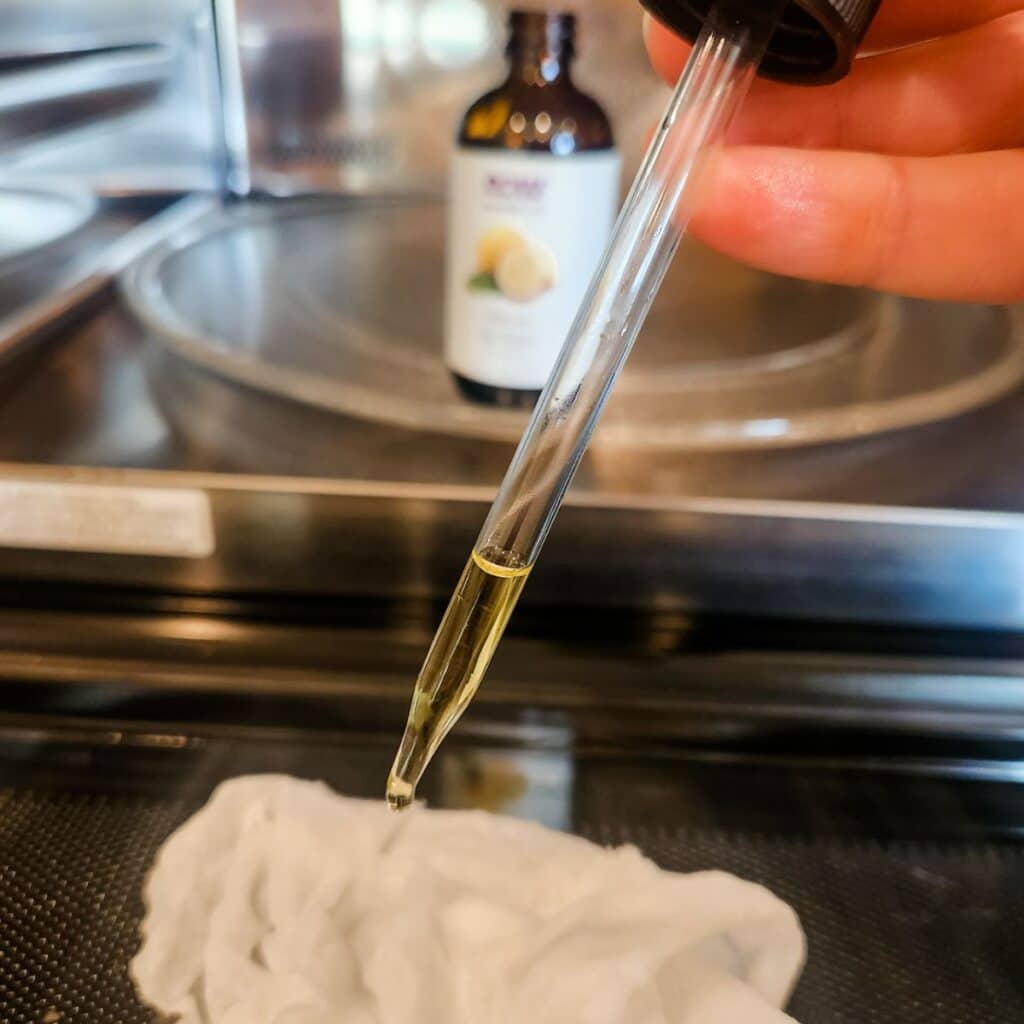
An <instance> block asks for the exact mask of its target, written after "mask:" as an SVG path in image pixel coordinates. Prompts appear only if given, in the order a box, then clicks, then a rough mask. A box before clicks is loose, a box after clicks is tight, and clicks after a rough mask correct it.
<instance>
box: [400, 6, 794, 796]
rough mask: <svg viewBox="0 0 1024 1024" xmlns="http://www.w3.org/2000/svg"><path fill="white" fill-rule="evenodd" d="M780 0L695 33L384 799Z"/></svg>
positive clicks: (522, 549) (636, 302)
mask: <svg viewBox="0 0 1024 1024" xmlns="http://www.w3.org/2000/svg"><path fill="white" fill-rule="evenodd" d="M783 6H784V0H764V2H763V3H761V4H760V5H755V4H750V3H745V4H742V5H741V4H736V3H735V0H720V2H719V4H718V5H717V7H716V8H715V9H714V10H713V11H712V13H711V14H710V15H709V17H708V19H707V21H706V22H705V25H704V29H703V31H702V33H701V35H700V37H699V38H698V40H697V42H696V43H695V44H694V47H693V51H692V53H691V55H690V59H689V60H688V61H687V64H686V66H685V67H684V68H683V71H682V74H681V76H680V78H679V81H678V83H677V85H676V87H675V90H674V92H673V94H672V98H671V100H670V101H669V104H668V107H667V109H666V111H665V115H664V117H663V118H662V120H661V124H660V125H659V127H658V131H657V133H656V134H655V137H654V139H653V141H652V142H651V145H650V148H649V149H648V151H647V154H646V156H645V157H644V161H643V164H642V165H641V167H640V170H639V171H638V173H637V176H636V179H635V180H634V182H633V187H632V189H631V190H630V193H629V196H628V198H627V199H626V202H625V205H624V206H623V208H622V212H621V213H620V214H619V218H618V220H617V222H616V225H615V228H614V230H613V232H612V237H611V240H610V241H609V243H608V247H607V249H606V250H605V254H604V257H603V259H602V261H601V265H600V266H599V268H598V270H597V272H596V274H595V276H594V279H593V281H592V282H591V285H590V288H589V290H588V292H587V295H586V297H585V299H584V300H583V303H582V305H581V307H580V309H579V312H578V313H577V315H576V319H575V321H574V322H573V325H572V327H571V328H570V330H569V334H568V335H567V337H566V341H565V344H564V346H563V348H562V351H561V354H560V356H559V358H558V362H557V363H556V364H555V367H554V369H553V371H552V373H551V376H550V377H549V379H548V383H547V386H546V387H545V389H544V391H543V393H542V394H541V396H540V398H539V399H538V401H537V405H536V407H535V409H534V412H533V416H532V417H531V419H530V422H529V425H528V426H527V428H526V432H525V433H524V434H523V437H522V439H521V441H520V442H519V447H518V449H517V450H516V453H515V456H514V457H513V459H512V463H511V465H510V466H509V468H508V472H507V473H506V474H505V479H504V481H503V482H502V485H501V488H500V489H499V491H498V496H497V498H496V499H495V501H494V504H493V505H492V506H491V510H490V513H489V514H488V516H487V520H486V521H485V523H484V525H483V529H482V530H481V531H480V536H479V537H478V538H477V542H476V544H475V545H474V547H473V551H472V553H471V555H470V558H469V561H468V562H467V563H466V568H465V569H464V570H463V573H462V577H461V579H460V580H459V583H458V585H457V586H456V588H455V591H454V593H453V595H452V598H451V602H450V603H449V605H448V609H447V611H446V612H445V614H444V618H443V619H442V620H441V625H440V626H439V627H438V630H437V634H436V635H435V637H434V640H433V643H432V644H431V646H430V650H429V651H428V653H427V657H426V660H425V661H424V663H423V668H422V669H421V670H420V674H419V677H418V678H417V680H416V687H415V690H414V691H413V699H412V705H411V707H410V710H409V719H408V722H407V724H406V728H405V733H404V734H403V736H402V741H401V745H400V746H399V749H398V753H397V755H396V757H395V762H394V765H393V766H392V769H391V774H390V775H389V777H388V783H387V798H388V803H389V804H390V805H391V806H392V807H393V808H395V809H396V810H397V809H401V808H403V807H406V806H408V805H409V804H410V803H411V802H412V801H413V799H414V796H415V791H416V785H417V784H418V782H419V780H420V777H421V776H422V774H423V771H424V769H425V768H426V766H427V763H428V762H429V761H430V758H431V757H432V756H433V754H434V752H435V751H436V750H437V747H438V745H439V744H440V742H441V741H442V740H443V739H444V737H445V736H446V735H447V733H448V731H449V730H450V729H451V727H452V726H453V725H454V724H455V722H456V721H458V719H459V717H460V716H461V715H462V713H463V711H465V709H466V707H467V706H468V704H469V702H470V701H471V700H472V698H473V695H474V694H475V693H476V691H477V688H478V687H479V685H480V681H481V679H482V678H483V675H484V672H485V671H486V670H487V666H488V664H489V663H490V660H491V656H492V655H493V654H494V650H495V648H496V647H497V645H498V642H499V641H500V640H501V636H502V633H503V632H504V630H505V626H506V624H507V623H508V619H509V616H510V615H511V613H512V610H513V608H514V607H515V603H516V601H517V599H518V597H519V594H520V592H521V591H522V589H523V585H524V584H525V582H526V578H527V576H528V575H529V573H530V570H531V569H532V568H533V566H534V564H535V563H536V561H537V556H538V555H539V553H540V549H541V547H542V545H543V544H544V540H545V538H546V537H547V534H548V530H549V529H550V528H551V524H552V523H553V522H554V519H555V516H556V515H557V513H558V509H559V507H560V506H561V504H562V499H563V497H564V496H565V492H566V490H567V489H568V487H569V484H570V482H571V481H572V478H573V476H574V474H575V472H576V468H577V466H578V465H579V463H580V459H581V458H582V457H583V452H584V450H585V449H586V446H587V442H588V441H589V440H590V436H591V434H592V433H593V431H594V427H595V426H596V424H597V421H598V418H599V417H600V415H601V411H602V409H603V408H604V404H605V402H606V401H607V399H608V396H609V394H610V393H611V390H612V387H613V385H614V384H615V380H616V378H617V377H618V375H619V373H620V371H621V370H622V367H623V365H624V364H625V362H626V357H627V356H628V355H629V352H630V350H631V349H632V347H633V342H634V341H635V340H636V336H637V334H638V333H639V331H640V328H641V326H642V325H643V322H644V320H645V319H646V318H647V313H648V311H649V309H650V307H651V303H652V302H653V300H654V297H655V295H656V294H657V291H658V288H659V287H660V285H661V282H662V280H663V279H664V277H665V273H666V271H667V270H668V267H669V264H670V263H671V261H672V257H673V255H674V254H675V251H676V249H677V247H678V245H679V242H680V239H681V238H682V236H683V233H684V231H685V229H686V225H687V223H688V221H689V218H690V215H691V214H692V212H693V210H694V208H695V206H696V201H697V197H698V193H699V187H700V181H701V178H702V172H703V171H704V169H705V167H706V165H707V163H708V159H709V157H710V156H711V155H712V154H713V152H714V151H715V149H716V148H717V146H718V145H719V144H720V143H721V141H722V138H723V137H724V135H725V133H726V131H727V129H728V126H729V124H730V122H731V120H732V118H733V115H734V114H735V112H736V110H737V109H738V108H739V106H740V104H741V103H742V101H743V98H744V96H745V95H746V93H747V90H748V88H749V86H750V83H751V81H752V80H753V78H754V76H755V74H756V71H757V66H758V64H759V63H760V61H761V58H762V57H763V56H764V54H765V52H766V50H767V47H768V43H769V40H770V38H771V35H772V32H773V30H774V28H775V26H776V24H777V21H778V18H779V17H780V15H781V10H782V7H783ZM752 9H753V10H752Z"/></svg>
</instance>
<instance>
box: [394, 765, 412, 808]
mask: <svg viewBox="0 0 1024 1024" xmlns="http://www.w3.org/2000/svg"><path fill="white" fill-rule="evenodd" d="M387 798H388V807H390V808H391V810H393V811H404V810H405V809H406V808H407V807H409V806H411V805H412V803H413V801H414V800H415V799H416V787H415V786H413V785H412V784H411V783H409V782H406V781H405V779H403V778H400V777H399V776H398V775H396V774H395V773H394V772H392V773H391V774H390V775H389V776H388V785H387Z"/></svg>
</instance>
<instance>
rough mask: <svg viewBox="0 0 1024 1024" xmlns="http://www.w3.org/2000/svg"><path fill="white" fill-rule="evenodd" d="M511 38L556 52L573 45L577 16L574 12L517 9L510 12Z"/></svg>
mask: <svg viewBox="0 0 1024 1024" xmlns="http://www.w3.org/2000/svg"><path fill="white" fill-rule="evenodd" d="M508 26H509V33H510V40H511V42H512V43H513V44H514V43H517V42H518V43H522V44H525V45H527V46H537V47H543V48H546V49H549V50H551V51H553V52H555V53H558V52H559V51H560V50H564V49H568V48H571V47H572V44H573V38H574V36H575V34H576V18H575V16H574V15H572V14H568V13H564V12H555V11H546V10H522V9H516V10H512V11H510V12H509V16H508Z"/></svg>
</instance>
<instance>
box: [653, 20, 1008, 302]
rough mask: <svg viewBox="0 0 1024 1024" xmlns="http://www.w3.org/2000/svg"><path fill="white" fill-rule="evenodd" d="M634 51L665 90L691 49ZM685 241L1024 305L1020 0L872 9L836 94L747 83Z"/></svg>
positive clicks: (762, 260) (781, 267)
mask: <svg viewBox="0 0 1024 1024" xmlns="http://www.w3.org/2000/svg"><path fill="white" fill-rule="evenodd" d="M645 38H646V40H647V49H648V52H649V54H650V57H651V61H652V63H653V64H654V66H655V68H656V69H657V71H658V72H659V74H661V76H662V77H663V78H665V79H666V80H667V81H670V82H675V80H676V78H678V76H679V72H680V70H681V68H682V66H683V63H684V62H685V60H686V57H687V55H688V53H689V47H688V45H687V44H685V43H684V42H682V41H681V40H680V39H678V38H677V37H676V36H674V35H672V33H671V32H670V31H669V30H668V29H666V28H664V27H663V26H661V25H660V24H658V23H657V22H655V21H653V20H652V19H650V18H649V17H648V18H647V21H646V23H645ZM690 230H691V231H692V233H694V234H695V235H697V236H698V237H699V238H701V239H702V240H703V241H705V242H706V243H708V244H709V245H711V246H712V247H714V248H716V249H718V250H720V251H721V252H724V253H726V254H728V255H730V256H733V257H735V258H737V259H739V260H742V261H744V262H746V263H750V264H752V265H754V266H758V267H761V268H763V269H765V270H770V271H774V272H776V273H780V274H790V275H794V276H797V277H805V278H812V279H815V280H821V281H833V282H837V283H841V284H851V285H867V286H870V287H873V288H879V289H881V290H884V291H894V292H900V293H903V294H907V295H917V296H924V297H929V298H937V299H956V300H967V301H979V302H1011V301H1017V300H1022V299H1024V0H970V2H968V3H965V2H964V0H883V3H882V6H881V9H880V10H879V13H878V16H877V17H876V19H875V23H874V25H873V26H872V29H871V32H870V34H869V36H868V39H867V41H866V44H865V52H864V55H863V56H861V57H860V58H859V59H858V60H857V61H856V62H855V65H854V69H853V71H852V72H851V73H850V74H849V75H848V76H847V77H846V78H845V79H843V80H842V81H841V82H839V83H837V84H836V85H831V86H824V87H820V86H786V85H780V84H778V83H774V82H770V81H766V80H758V82H756V83H755V85H754V87H753V89H752V90H751V93H750V96H749V97H748V99H747V101H746V103H745V105H744V106H743V108H742V110H741V111H740V113H739V115H738V117H737V119H736V123H735V125H734V127H733V129H732V131H731V133H730V136H729V139H728V145H727V147H726V148H724V149H723V150H722V152H721V153H720V155H719V156H717V157H716V159H715V161H714V164H713V166H712V168H710V170H709V181H708V184H707V188H706V191H705V194H704V195H703V196H702V199H701V203H700V206H699V209H698V211H697V213H696V215H695V216H694V218H693V220H692V221H691V224H690Z"/></svg>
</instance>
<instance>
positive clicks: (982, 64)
mask: <svg viewBox="0 0 1024 1024" xmlns="http://www.w3.org/2000/svg"><path fill="white" fill-rule="evenodd" d="M651 31H652V35H651V45H652V53H653V54H655V55H659V54H664V53H665V52H666V51H665V48H664V46H663V45H662V43H661V42H659V39H661V38H663V34H664V29H660V28H656V29H652V30H651ZM657 59H658V60H659V61H664V57H663V56H658V57H657ZM1022 100H1024V13H1020V14H1013V15H1008V16H1006V17H1005V18H1000V19H998V20H996V21H992V22H988V23H987V24H985V25H981V26H979V27H977V28H974V29H971V30H969V31H967V32H962V33H960V34H958V35H956V36H950V37H948V38H946V39H939V40H936V41H934V42H931V43H923V44H921V45H919V46H913V47H909V48H907V49H905V50H894V51H891V52H889V53H884V54H880V55H878V56H875V57H868V58H864V59H862V60H859V61H857V64H856V66H855V68H854V70H853V71H852V72H851V73H850V74H849V75H848V76H847V77H846V78H845V79H843V80H842V81H841V82H838V83H837V84H835V85H831V86H826V87H823V88H816V89H808V88H803V87H800V86H786V85H780V84H778V83H775V82H769V81H763V80H762V81H759V82H756V83H755V84H754V87H753V88H752V89H751V91H750V95H749V96H748V98H747V100H746V102H745V103H744V105H743V107H742V108H741V109H740V112H739V114H738V115H737V118H736V122H735V123H734V126H733V128H732V130H731V132H730V141H732V142H734V143H743V144H758V145H784V146H807V147H811V148H816V149H858V150H871V151H873V152H880V153H902V154H905V155H908V156H933V155H938V154H942V153H965V152H974V151H978V150H983V149H1000V148H1005V147H1010V146H1017V145H1020V144H1021V143H1022V142H1024V117H1021V116H1020V108H1021V106H1022V102H1021V101H1022Z"/></svg>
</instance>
